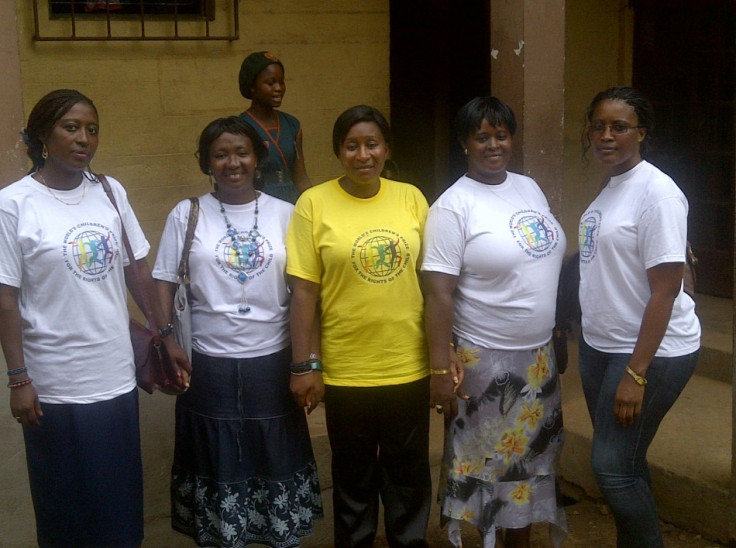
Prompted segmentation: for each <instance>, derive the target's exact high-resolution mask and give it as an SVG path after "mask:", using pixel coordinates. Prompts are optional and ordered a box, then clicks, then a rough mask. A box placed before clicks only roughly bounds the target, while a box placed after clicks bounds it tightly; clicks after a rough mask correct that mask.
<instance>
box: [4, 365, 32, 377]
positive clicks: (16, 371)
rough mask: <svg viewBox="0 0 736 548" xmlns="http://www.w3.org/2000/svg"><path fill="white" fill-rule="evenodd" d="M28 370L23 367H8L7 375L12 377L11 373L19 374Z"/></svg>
mask: <svg viewBox="0 0 736 548" xmlns="http://www.w3.org/2000/svg"><path fill="white" fill-rule="evenodd" d="M26 371H28V369H26V368H25V367H19V368H18V369H10V370H9V371H8V377H12V376H13V375H20V374H21V373H25V372H26Z"/></svg>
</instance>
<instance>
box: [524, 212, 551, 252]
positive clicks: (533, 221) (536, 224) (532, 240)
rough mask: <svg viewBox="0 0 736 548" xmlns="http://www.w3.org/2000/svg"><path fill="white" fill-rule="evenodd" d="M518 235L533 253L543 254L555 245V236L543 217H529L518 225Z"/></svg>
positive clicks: (525, 217)
mask: <svg viewBox="0 0 736 548" xmlns="http://www.w3.org/2000/svg"><path fill="white" fill-rule="evenodd" d="M515 228H516V233H517V234H518V235H519V237H520V238H521V240H522V241H523V242H525V243H526V245H527V246H528V247H529V249H531V250H532V251H535V252H537V253H541V252H544V251H547V250H548V249H549V248H550V246H551V245H552V244H554V243H555V240H554V234H553V232H552V230H550V228H549V227H548V226H547V221H546V219H545V218H544V217H542V216H537V215H527V216H524V217H521V218H520V219H519V220H518V221H517V223H516V227H515Z"/></svg>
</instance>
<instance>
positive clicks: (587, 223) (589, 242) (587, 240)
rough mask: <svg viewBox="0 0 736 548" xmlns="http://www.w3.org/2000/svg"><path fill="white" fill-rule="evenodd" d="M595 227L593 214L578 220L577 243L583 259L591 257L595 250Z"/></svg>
mask: <svg viewBox="0 0 736 548" xmlns="http://www.w3.org/2000/svg"><path fill="white" fill-rule="evenodd" d="M597 229H598V223H597V218H596V217H595V216H594V215H591V216H590V217H586V218H585V219H583V220H582V221H580V232H579V234H578V239H579V242H578V243H579V244H580V256H581V257H582V258H584V259H589V258H591V257H592V256H593V253H594V252H595V233H596V230H597Z"/></svg>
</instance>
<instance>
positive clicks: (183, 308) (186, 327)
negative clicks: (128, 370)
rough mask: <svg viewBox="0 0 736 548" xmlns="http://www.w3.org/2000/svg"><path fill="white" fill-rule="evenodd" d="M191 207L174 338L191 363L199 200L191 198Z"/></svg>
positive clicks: (178, 280)
mask: <svg viewBox="0 0 736 548" xmlns="http://www.w3.org/2000/svg"><path fill="white" fill-rule="evenodd" d="M189 201H190V202H191V206H190V208H189V220H188V221H187V233H186V236H185V237H184V247H183V248H182V251H181V259H180V260H179V270H178V272H177V276H176V278H177V286H176V293H174V310H173V314H172V317H173V323H174V338H175V339H176V342H178V343H179V346H181V347H182V348H183V349H184V351H185V352H186V353H187V357H188V358H189V362H190V363H191V361H192V309H191V307H190V305H189V300H190V297H191V291H190V288H189V251H190V250H191V248H192V240H193V239H194V230H195V229H196V228H197V219H198V218H199V199H198V198H196V197H193V198H189Z"/></svg>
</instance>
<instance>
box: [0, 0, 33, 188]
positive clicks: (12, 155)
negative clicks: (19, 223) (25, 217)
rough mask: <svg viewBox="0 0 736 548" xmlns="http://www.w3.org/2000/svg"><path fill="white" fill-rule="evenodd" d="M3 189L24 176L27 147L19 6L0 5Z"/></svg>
mask: <svg viewBox="0 0 736 548" xmlns="http://www.w3.org/2000/svg"><path fill="white" fill-rule="evenodd" d="M0 71H1V73H2V75H3V83H2V86H0V120H2V121H3V123H2V126H1V127H0V186H2V184H3V183H4V182H6V181H14V180H15V179H17V178H18V177H20V176H21V175H22V174H23V173H24V167H25V166H26V164H27V162H26V160H25V158H26V155H25V147H24V146H22V142H21V140H20V135H18V132H19V131H20V130H21V128H22V127H23V101H22V98H21V95H22V92H21V83H20V62H19V59H18V32H17V26H16V16H15V6H14V4H13V3H12V2H0Z"/></svg>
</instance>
